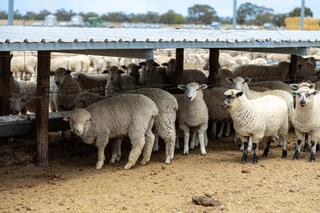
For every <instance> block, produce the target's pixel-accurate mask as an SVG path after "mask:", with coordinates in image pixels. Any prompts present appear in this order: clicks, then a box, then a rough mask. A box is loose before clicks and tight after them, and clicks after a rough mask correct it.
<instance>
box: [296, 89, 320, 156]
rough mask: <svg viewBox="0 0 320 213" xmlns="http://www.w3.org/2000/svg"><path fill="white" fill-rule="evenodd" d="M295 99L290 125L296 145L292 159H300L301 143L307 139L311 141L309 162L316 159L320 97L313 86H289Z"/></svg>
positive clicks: (319, 125)
mask: <svg viewBox="0 0 320 213" xmlns="http://www.w3.org/2000/svg"><path fill="white" fill-rule="evenodd" d="M291 87H292V89H294V90H296V91H293V94H294V95H295V98H296V108H295V110H294V111H293V116H292V123H293V126H294V129H295V133H296V137H297V143H296V148H295V153H294V156H293V158H294V159H299V158H300V147H301V142H302V141H304V142H305V145H306V144H307V143H308V142H307V141H305V139H306V138H308V139H309V140H310V141H311V155H310V161H315V159H316V145H317V142H319V134H320V122H319V120H320V96H319V95H317V94H318V91H316V90H315V85H314V84H309V85H307V84H300V85H299V84H291Z"/></svg>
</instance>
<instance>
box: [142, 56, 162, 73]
mask: <svg viewBox="0 0 320 213" xmlns="http://www.w3.org/2000/svg"><path fill="white" fill-rule="evenodd" d="M139 65H140V66H141V71H142V73H144V74H145V75H148V74H151V73H153V72H155V71H157V67H158V66H160V65H159V64H158V63H156V62H155V61H154V60H146V61H145V62H141V63H139Z"/></svg>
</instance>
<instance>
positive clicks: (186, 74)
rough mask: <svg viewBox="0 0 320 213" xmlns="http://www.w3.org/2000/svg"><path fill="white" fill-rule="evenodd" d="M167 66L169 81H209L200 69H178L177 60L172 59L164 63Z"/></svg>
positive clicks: (180, 82)
mask: <svg viewBox="0 0 320 213" xmlns="http://www.w3.org/2000/svg"><path fill="white" fill-rule="evenodd" d="M162 65H163V66H166V67H167V71H166V72H167V76H168V78H169V82H170V83H172V84H188V83H191V82H198V83H199V84H204V83H206V82H207V78H206V76H205V74H204V73H203V72H201V71H199V70H187V69H185V70H183V71H182V72H178V71H176V60H175V59H170V60H169V61H168V63H164V64H162Z"/></svg>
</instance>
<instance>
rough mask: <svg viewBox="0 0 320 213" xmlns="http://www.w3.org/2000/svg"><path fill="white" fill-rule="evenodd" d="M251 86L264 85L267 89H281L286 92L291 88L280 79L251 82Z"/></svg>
mask: <svg viewBox="0 0 320 213" xmlns="http://www.w3.org/2000/svg"><path fill="white" fill-rule="evenodd" d="M251 85H252V86H255V87H256V86H259V87H265V88H268V89H269V90H283V91H287V92H291V88H290V86H289V85H288V84H286V83H283V82H281V81H258V82H252V83H251Z"/></svg>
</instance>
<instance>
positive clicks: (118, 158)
mask: <svg viewBox="0 0 320 213" xmlns="http://www.w3.org/2000/svg"><path fill="white" fill-rule="evenodd" d="M117 145H118V152H117V158H116V161H120V159H121V145H122V139H121V140H119V141H118V143H117Z"/></svg>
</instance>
